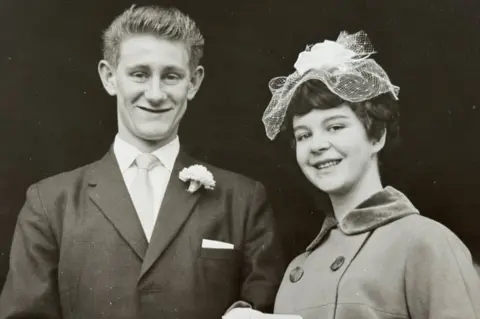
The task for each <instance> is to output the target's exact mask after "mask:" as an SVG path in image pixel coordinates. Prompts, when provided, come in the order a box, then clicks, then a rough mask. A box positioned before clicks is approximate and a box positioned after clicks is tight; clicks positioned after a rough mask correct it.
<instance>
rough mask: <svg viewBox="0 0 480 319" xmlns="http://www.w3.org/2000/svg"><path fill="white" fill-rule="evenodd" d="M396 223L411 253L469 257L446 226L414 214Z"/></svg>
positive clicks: (468, 253) (459, 240) (463, 245)
mask: <svg viewBox="0 0 480 319" xmlns="http://www.w3.org/2000/svg"><path fill="white" fill-rule="evenodd" d="M402 219H403V221H402V220H399V221H398V225H397V226H399V228H400V229H404V230H405V233H406V235H407V236H405V238H406V239H407V241H406V244H407V245H408V246H409V248H410V250H411V251H428V252H435V251H437V252H440V251H442V252H444V253H446V252H448V251H450V252H451V253H453V254H457V253H461V254H466V255H467V256H471V255H470V251H469V250H468V248H467V247H466V246H465V244H464V243H463V242H462V240H461V239H460V238H459V237H458V236H457V235H456V234H455V233H454V232H453V231H452V230H450V229H449V228H448V227H447V226H445V225H443V224H441V223H440V222H438V221H435V220H433V219H430V218H428V217H425V216H422V215H419V214H415V215H411V216H407V217H405V218H402Z"/></svg>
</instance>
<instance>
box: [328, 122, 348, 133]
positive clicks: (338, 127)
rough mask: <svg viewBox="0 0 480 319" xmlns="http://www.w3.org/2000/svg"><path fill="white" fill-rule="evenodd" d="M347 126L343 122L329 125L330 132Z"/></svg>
mask: <svg viewBox="0 0 480 319" xmlns="http://www.w3.org/2000/svg"><path fill="white" fill-rule="evenodd" d="M343 128H345V126H344V125H341V124H335V125H331V126H329V127H328V131H329V132H336V131H339V130H341V129H343Z"/></svg>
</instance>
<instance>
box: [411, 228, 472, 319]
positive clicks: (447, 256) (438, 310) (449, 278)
mask: <svg viewBox="0 0 480 319" xmlns="http://www.w3.org/2000/svg"><path fill="white" fill-rule="evenodd" d="M410 240H411V242H410V247H409V251H408V257H407V262H406V268H405V284H406V286H405V288H406V292H405V293H406V296H407V298H406V300H407V304H408V309H409V312H410V316H411V318H412V319H447V318H448V319H452V318H463V319H480V276H479V275H478V273H477V272H476V270H475V268H474V265H473V261H472V258H471V255H470V252H469V251H468V249H467V247H465V245H464V244H463V243H462V242H461V241H460V239H459V238H458V237H457V236H456V235H455V234H453V233H452V232H451V231H450V230H448V229H447V228H445V227H444V226H442V225H440V224H437V223H431V224H430V223H429V224H427V225H424V227H422V228H421V230H420V231H419V232H417V233H416V235H415V236H412V237H411V239H410Z"/></svg>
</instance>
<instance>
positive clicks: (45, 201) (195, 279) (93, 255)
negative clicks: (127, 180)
mask: <svg viewBox="0 0 480 319" xmlns="http://www.w3.org/2000/svg"><path fill="white" fill-rule="evenodd" d="M198 163H199V162H198V161H195V160H193V159H192V158H190V157H188V156H187V155H186V154H184V153H183V152H180V154H179V156H178V158H177V161H176V163H175V166H174V170H173V172H172V175H171V178H170V181H169V184H168V187H167V191H166V194H165V197H164V200H163V203H162V206H161V209H160V212H159V215H158V219H157V222H156V225H155V229H154V232H153V235H152V238H151V241H150V244H148V243H147V241H146V238H145V235H144V233H143V230H142V227H141V225H140V221H139V219H138V217H137V214H136V212H135V209H134V206H133V204H132V202H131V200H130V197H129V194H128V191H127V189H126V186H125V184H124V181H123V179H122V176H121V173H120V170H119V168H118V165H117V162H116V159H115V156H114V154H113V151H112V150H110V152H109V153H107V155H106V156H105V157H104V158H103V159H101V160H100V161H98V162H95V163H93V164H90V165H87V166H85V167H82V168H79V169H76V170H74V171H71V172H68V173H63V174H60V175H57V176H54V177H51V178H48V179H46V180H43V181H41V182H39V183H37V184H34V185H32V186H31V187H30V188H29V189H28V191H27V199H26V203H25V205H24V207H23V209H22V211H21V212H20V215H19V218H18V221H17V226H16V230H15V234H14V238H13V244H12V250H11V259H10V271H9V273H8V276H7V280H6V283H5V285H4V288H3V292H2V295H1V297H0V318H1V319H4V318H86V319H93V318H115V319H122V318H142V319H148V318H155V319H160V318H201V319H203V318H205V319H208V318H212V319H213V318H220V317H221V316H222V314H223V313H224V312H225V310H226V309H227V308H228V307H229V306H231V305H232V303H234V302H235V301H237V300H244V301H246V302H249V303H250V304H252V305H253V306H254V307H255V308H257V309H259V310H263V311H269V310H270V311H271V310H272V309H271V307H272V305H273V302H274V298H275V294H276V291H277V287H278V284H279V282H280V280H281V276H282V274H283V270H284V267H283V261H282V259H281V258H280V248H279V244H278V241H277V238H276V234H275V232H274V221H273V217H272V212H271V210H270V207H269V205H268V203H267V201H266V195H265V191H264V188H263V187H262V185H261V184H260V183H258V182H255V181H253V180H250V179H248V178H246V177H243V176H241V175H238V174H235V173H232V172H228V171H225V170H222V169H219V168H216V167H214V166H211V165H208V164H203V163H200V164H203V165H205V166H206V167H207V169H208V170H210V171H211V172H212V174H213V175H214V178H215V180H216V187H215V189H214V190H212V191H209V190H204V189H200V190H198V191H197V192H195V193H194V194H190V193H188V192H187V191H186V189H187V184H185V183H183V182H182V181H180V180H179V178H178V173H179V171H180V170H181V169H182V168H184V167H187V166H190V165H192V164H198ZM202 239H212V240H219V241H224V242H229V243H233V244H234V246H235V249H234V250H228V249H206V248H202V247H201V243H202Z"/></svg>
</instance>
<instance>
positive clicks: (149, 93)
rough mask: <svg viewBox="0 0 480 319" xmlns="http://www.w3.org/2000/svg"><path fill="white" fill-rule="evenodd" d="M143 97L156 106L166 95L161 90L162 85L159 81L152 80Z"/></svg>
mask: <svg viewBox="0 0 480 319" xmlns="http://www.w3.org/2000/svg"><path fill="white" fill-rule="evenodd" d="M145 97H146V98H147V99H148V100H149V101H150V102H151V103H152V104H158V103H160V102H163V101H164V100H165V99H166V98H167V94H166V93H165V91H164V90H163V87H162V83H161V81H160V80H159V79H154V78H153V79H152V80H151V81H150V83H149V86H148V89H147V90H146V92H145Z"/></svg>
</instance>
